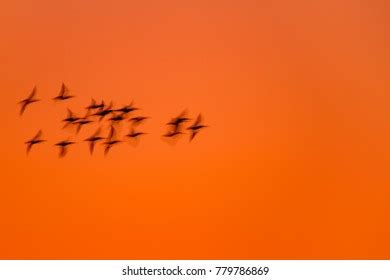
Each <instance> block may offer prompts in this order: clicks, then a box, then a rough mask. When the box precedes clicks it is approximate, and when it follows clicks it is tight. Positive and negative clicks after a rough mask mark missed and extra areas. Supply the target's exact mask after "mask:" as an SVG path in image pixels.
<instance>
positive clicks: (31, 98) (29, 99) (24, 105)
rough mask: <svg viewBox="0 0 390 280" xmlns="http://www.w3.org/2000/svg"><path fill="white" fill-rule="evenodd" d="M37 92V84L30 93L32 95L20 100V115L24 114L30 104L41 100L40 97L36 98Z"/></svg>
mask: <svg viewBox="0 0 390 280" xmlns="http://www.w3.org/2000/svg"><path fill="white" fill-rule="evenodd" d="M36 94H37V87H36V86H35V87H34V88H33V90H32V92H31V93H30V95H29V96H28V97H27V98H26V99H24V100H22V101H20V102H19V104H20V105H21V108H20V115H23V113H24V111H25V110H26V108H27V106H28V105H30V104H31V103H35V102H38V101H40V100H39V99H36V98H35V96H36Z"/></svg>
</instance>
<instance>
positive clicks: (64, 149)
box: [55, 140, 75, 157]
mask: <svg viewBox="0 0 390 280" xmlns="http://www.w3.org/2000/svg"><path fill="white" fill-rule="evenodd" d="M73 144H75V142H71V141H69V140H64V141H61V142H58V143H56V144H55V145H56V146H58V147H59V148H60V154H59V157H64V156H65V155H66V153H67V152H68V146H70V145H73Z"/></svg>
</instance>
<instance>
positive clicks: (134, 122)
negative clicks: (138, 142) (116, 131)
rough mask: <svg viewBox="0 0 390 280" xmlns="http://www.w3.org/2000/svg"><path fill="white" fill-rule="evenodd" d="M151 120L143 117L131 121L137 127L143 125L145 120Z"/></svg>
mask: <svg viewBox="0 0 390 280" xmlns="http://www.w3.org/2000/svg"><path fill="white" fill-rule="evenodd" d="M147 119H149V117H142V116H137V117H134V118H131V119H130V120H129V121H130V122H131V123H132V124H133V125H134V126H137V125H140V124H141V123H143V122H144V121H145V120H147Z"/></svg>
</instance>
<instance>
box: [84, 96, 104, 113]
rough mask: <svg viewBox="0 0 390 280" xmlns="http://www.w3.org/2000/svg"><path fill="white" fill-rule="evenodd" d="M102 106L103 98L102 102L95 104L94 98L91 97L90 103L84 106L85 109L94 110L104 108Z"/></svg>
mask: <svg viewBox="0 0 390 280" xmlns="http://www.w3.org/2000/svg"><path fill="white" fill-rule="evenodd" d="M104 106H105V105H104V101H103V100H102V102H101V103H100V104H97V103H96V100H95V99H93V98H92V100H91V104H90V105H89V106H88V107H86V108H85V109H87V110H88V111H90V110H96V109H101V110H102V109H103V108H104Z"/></svg>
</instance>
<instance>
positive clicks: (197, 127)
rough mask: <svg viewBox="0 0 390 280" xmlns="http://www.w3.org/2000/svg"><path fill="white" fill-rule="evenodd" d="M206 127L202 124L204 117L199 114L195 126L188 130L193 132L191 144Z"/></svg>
mask: <svg viewBox="0 0 390 280" xmlns="http://www.w3.org/2000/svg"><path fill="white" fill-rule="evenodd" d="M206 127H207V126H206V125H203V124H202V115H201V114H199V116H198V117H197V119H196V120H195V122H194V124H193V125H191V126H190V127H188V128H187V129H188V130H191V135H190V142H191V141H192V140H193V139H194V138H195V136H196V135H197V134H198V133H199V131H200V130H201V129H203V128H206Z"/></svg>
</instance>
